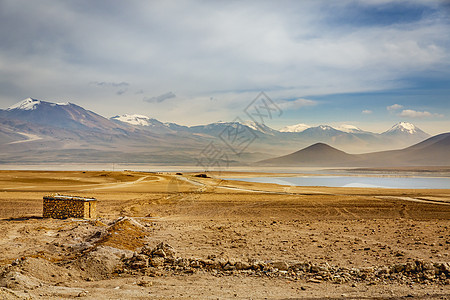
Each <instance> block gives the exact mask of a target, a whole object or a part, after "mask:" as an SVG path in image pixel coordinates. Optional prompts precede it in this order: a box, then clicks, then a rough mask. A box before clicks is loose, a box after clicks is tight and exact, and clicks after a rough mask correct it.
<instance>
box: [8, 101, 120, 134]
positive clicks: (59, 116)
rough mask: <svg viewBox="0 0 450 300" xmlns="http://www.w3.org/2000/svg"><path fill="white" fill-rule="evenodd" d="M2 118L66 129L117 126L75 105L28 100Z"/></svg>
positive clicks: (12, 107)
mask: <svg viewBox="0 0 450 300" xmlns="http://www.w3.org/2000/svg"><path fill="white" fill-rule="evenodd" d="M0 117H4V118H8V119H14V120H21V121H25V122H29V123H34V124H39V125H50V126H53V127H57V128H64V129H78V130H80V129H89V130H92V129H101V130H105V129H114V128H117V127H118V126H117V124H114V123H113V122H111V121H109V120H108V119H106V118H104V117H102V116H100V115H98V114H96V113H94V112H92V111H89V110H86V109H84V108H82V107H81V106H78V105H75V104H73V103H53V102H47V101H42V100H37V99H33V98H27V99H25V100H23V101H20V102H19V103H16V104H14V105H12V106H10V107H9V108H7V109H6V110H1V111H0Z"/></svg>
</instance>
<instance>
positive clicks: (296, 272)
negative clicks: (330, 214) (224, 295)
mask: <svg viewBox="0 0 450 300" xmlns="http://www.w3.org/2000/svg"><path fill="white" fill-rule="evenodd" d="M56 222H58V221H56ZM149 227H150V225H149V223H148V222H143V221H139V220H136V219H134V218H128V217H121V218H118V219H116V220H112V221H109V223H108V221H107V220H103V222H101V221H84V222H82V223H80V224H78V225H76V226H75V227H71V228H70V229H69V228H68V229H66V230H65V229H60V230H59V232H58V233H57V234H56V235H57V236H58V237H59V239H58V240H59V242H54V243H53V245H50V246H51V247H54V248H55V252H54V253H53V255H48V254H47V255H45V253H44V252H41V253H39V252H38V253H36V254H35V255H30V256H23V257H20V258H18V259H15V260H14V261H13V262H12V263H10V264H7V265H4V266H3V267H2V268H1V272H0V287H1V289H0V296H1V297H2V298H1V299H19V298H31V299H33V298H49V297H50V298H52V297H61V296H70V297H75V296H76V297H90V296H91V295H90V294H89V291H88V290H86V289H81V290H80V286H83V285H82V284H81V283H82V282H88V283H93V282H102V281H105V280H111V279H114V278H115V279H124V278H133V279H137V278H138V279H139V280H137V281H135V282H134V283H135V285H136V286H139V287H143V288H149V287H151V286H152V285H153V283H152V279H154V278H155V277H158V278H172V277H177V276H193V275H195V274H203V275H208V276H213V277H216V278H220V277H237V278H243V277H250V278H265V279H277V280H284V281H289V282H300V283H306V284H308V283H310V284H322V283H331V284H335V285H347V286H352V287H357V286H359V285H365V286H386V285H392V284H394V285H401V286H424V287H426V286H435V287H439V286H441V287H442V288H443V290H444V291H445V290H447V291H449V290H450V263H449V262H433V261H425V260H415V261H413V262H410V261H408V262H404V263H396V264H392V265H377V266H371V267H363V268H357V267H352V268H348V267H342V266H339V265H336V264H334V263H333V262H332V261H323V262H320V263H317V262H316V263H315V262H308V261H284V260H278V259H277V258H276V257H274V258H272V259H270V260H265V261H261V260H258V259H247V260H245V261H242V260H236V259H224V258H222V257H217V256H216V255H208V256H207V257H203V258H202V257H181V256H178V255H177V251H176V249H174V248H173V247H172V246H170V245H169V244H167V243H165V242H159V243H158V244H156V245H155V246H151V245H150V244H146V243H144V244H143V245H142V246H140V247H137V248H135V249H134V251H133V250H130V248H132V247H133V246H135V245H139V244H142V243H143V242H144V241H145V240H147V239H148V234H149ZM69 237H70V238H69ZM153 244H154V243H153ZM56 249H58V250H56ZM74 284H75V286H76V287H73V285H74ZM56 287H58V288H59V289H58V288H56ZM55 288H56V289H55ZM300 289H302V290H305V289H306V288H305V287H304V286H301V288H300ZM444 295H445V293H443V294H442V295H441V296H442V297H444ZM429 296H432V295H429ZM443 299H445V298H443Z"/></svg>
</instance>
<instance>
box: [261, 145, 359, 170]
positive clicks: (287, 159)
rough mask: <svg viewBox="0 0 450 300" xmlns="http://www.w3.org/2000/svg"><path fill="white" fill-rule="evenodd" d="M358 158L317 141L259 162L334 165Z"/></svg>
mask: <svg viewBox="0 0 450 300" xmlns="http://www.w3.org/2000/svg"><path fill="white" fill-rule="evenodd" d="M357 159H358V158H357V157H356V156H355V155H351V154H348V153H345V152H344V151H341V150H338V149H336V148H333V147H331V146H329V145H327V144H324V143H316V144H314V145H311V146H309V147H306V148H304V149H301V150H299V151H297V152H294V153H291V154H288V155H285V156H281V157H277V158H272V159H267V160H263V161H260V162H259V164H263V165H267V164H268V165H283V166H286V165H288V166H289V165H301V166H332V165H335V164H336V163H353V162H354V161H356V160H357Z"/></svg>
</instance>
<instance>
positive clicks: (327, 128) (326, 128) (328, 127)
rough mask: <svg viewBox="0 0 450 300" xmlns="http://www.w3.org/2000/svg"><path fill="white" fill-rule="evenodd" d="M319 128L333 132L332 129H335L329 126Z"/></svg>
mask: <svg viewBox="0 0 450 300" xmlns="http://www.w3.org/2000/svg"><path fill="white" fill-rule="evenodd" d="M317 128H319V129H322V130H332V129H334V128H333V127H331V126H328V125H319V126H317Z"/></svg>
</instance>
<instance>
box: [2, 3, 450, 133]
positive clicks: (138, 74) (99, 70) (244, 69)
mask: <svg viewBox="0 0 450 300" xmlns="http://www.w3.org/2000/svg"><path fill="white" fill-rule="evenodd" d="M260 92H264V93H265V95H267V96H268V97H269V98H270V99H271V100H272V101H273V102H274V103H276V104H277V105H278V107H279V108H280V109H281V112H282V113H281V114H277V115H276V116H275V115H274V116H272V118H271V119H270V118H268V119H266V120H265V123H266V125H268V126H270V127H272V128H275V129H279V128H281V127H283V126H286V125H293V124H297V123H306V124H309V125H320V124H329V125H335V126H338V125H341V124H351V125H355V126H358V127H360V128H362V129H364V130H370V131H374V132H382V131H385V130H387V129H389V128H390V127H391V126H392V125H394V124H395V123H397V122H399V121H406V122H411V123H414V124H416V125H417V126H418V127H420V128H421V129H423V130H425V131H426V132H428V133H430V134H438V133H442V132H449V131H450V121H449V120H450V2H448V1H440V0H427V1H417V0H410V1H409V0H404V1H390V0H364V1H351V0H343V1H321V0H311V1H306V0H299V1H220V0H218V1H183V0H177V1H162V0H161V1H144V0H142V1H134V0H131V1H130V0H128V1H118V0H109V1H106V0H96V1H91V0H67V1H52V0H40V1H32V0H29V1H25V0H0V108H7V107H9V106H11V105H13V104H15V103H17V102H19V101H20V100H22V99H25V98H27V97H32V98H36V99H40V100H45V101H50V102H67V101H69V102H72V103H75V104H78V105H80V106H83V107H84V108H86V109H89V110H92V111H95V112H97V113H99V114H101V115H103V116H105V117H112V116H115V115H118V114H125V113H127V114H141V115H147V116H149V117H152V118H156V119H158V120H160V121H163V122H175V123H178V124H182V125H198V124H206V123H212V122H216V121H233V120H235V119H236V118H240V119H243V120H246V119H249V118H248V117H247V115H246V114H245V109H246V108H247V106H248V105H250V104H251V103H252V101H253V100H254V99H255V97H257V96H258V95H259V93H260Z"/></svg>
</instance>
